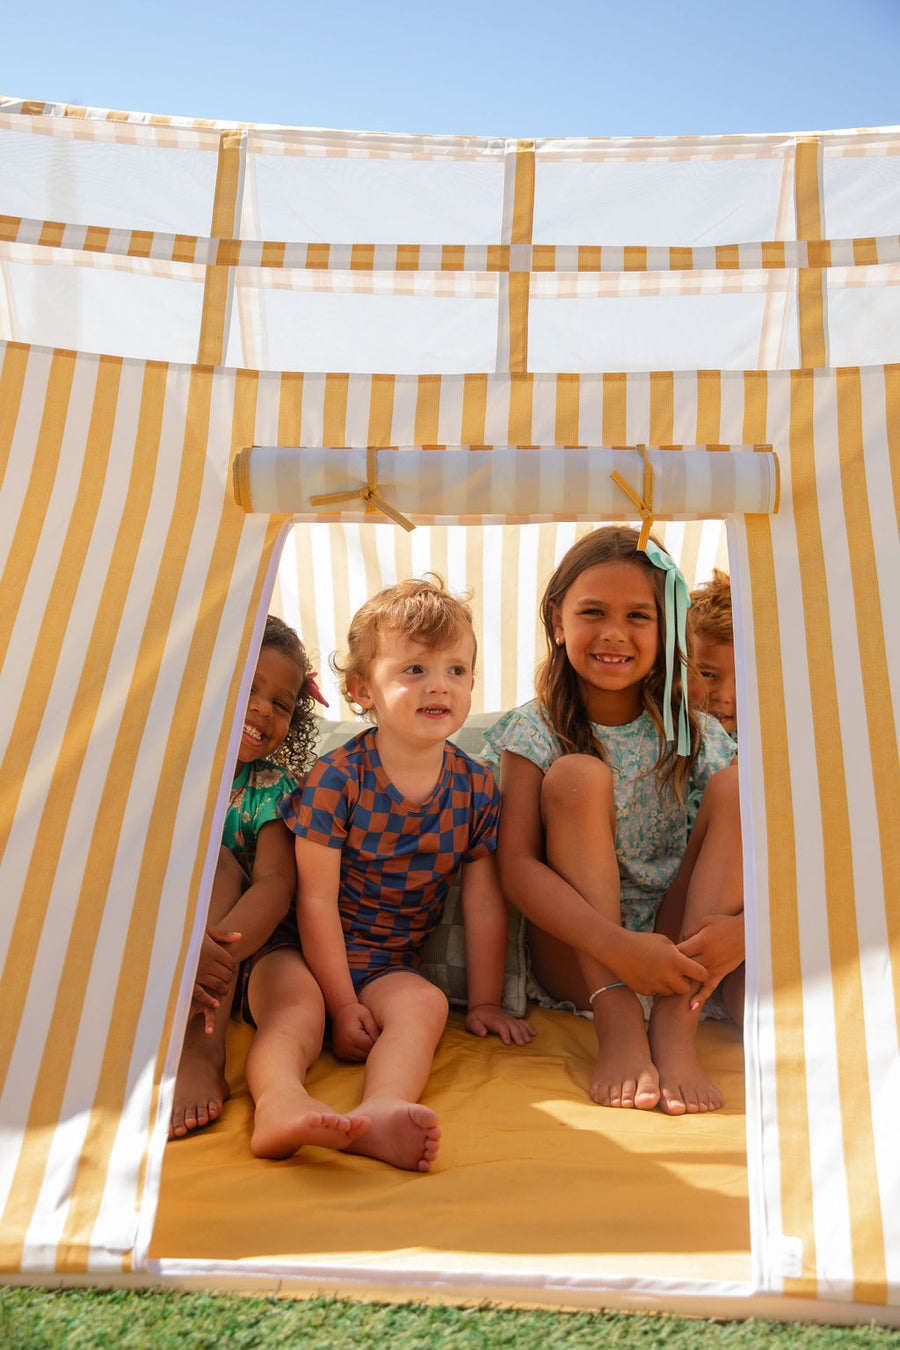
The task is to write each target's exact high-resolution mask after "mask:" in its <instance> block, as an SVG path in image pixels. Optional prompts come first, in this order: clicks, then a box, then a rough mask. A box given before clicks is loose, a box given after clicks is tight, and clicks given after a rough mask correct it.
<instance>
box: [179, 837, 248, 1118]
mask: <svg viewBox="0 0 900 1350" xmlns="http://www.w3.org/2000/svg"><path fill="white" fill-rule="evenodd" d="M244 882H245V877H244V873H243V871H242V870H241V866H240V864H239V863H238V861H237V859H236V858H235V857H234V855H233V854H232V853H230V852H229V850H228V849H227V848H225V847H224V845H223V846H222V847H221V848H220V850H219V860H218V863H217V864H216V874H215V877H214V879H213V887H212V894H211V895H210V899H209V914H208V916H207V927H216V926H217V925H218V923H219V920H220V919H221V918H223V916H224V915H226V914H227V913H228V912H229V911H230V910H231V909H232V908H233V907H234V906H235V905H236V904H237V902H238V900H239V899H240V897H241V891H242V889H243V886H244ZM235 983H236V979H235V980H232V983H231V987H230V989H229V990H228V991H227V992H225V993H220V994H218V995H217V997H218V999H219V1006H218V1008H217V1009H215V1011H214V1012H213V1014H212V1018H213V1029H212V1031H211V1032H207V1030H206V1023H205V1019H204V1015H203V1013H202V1011H200V1012H196V1011H192V1014H191V1016H190V1020H189V1021H188V1024H187V1028H186V1030H185V1034H184V1045H183V1046H182V1049H181V1059H180V1060H179V1062H178V1074H177V1076H176V1078H175V1097H174V1101H173V1104H172V1115H171V1118H170V1121H169V1138H170V1139H181V1138H182V1137H183V1136H184V1135H186V1134H189V1133H190V1131H191V1130H199V1129H202V1128H203V1126H204V1125H209V1124H211V1123H212V1121H214V1120H216V1119H217V1118H218V1117H219V1116H220V1115H221V1113H222V1107H223V1106H224V1105H225V1102H226V1101H227V1100H228V1095H229V1088H228V1083H227V1081H226V1078H225V1033H226V1031H227V1030H228V1018H229V1016H230V1015H231V1002H232V999H233V998H234V989H235Z"/></svg>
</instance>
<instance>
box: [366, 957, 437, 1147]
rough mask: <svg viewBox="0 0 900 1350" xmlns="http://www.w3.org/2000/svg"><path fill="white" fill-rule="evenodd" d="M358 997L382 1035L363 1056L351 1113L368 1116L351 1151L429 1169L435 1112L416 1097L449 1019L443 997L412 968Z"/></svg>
mask: <svg viewBox="0 0 900 1350" xmlns="http://www.w3.org/2000/svg"><path fill="white" fill-rule="evenodd" d="M359 999H360V1002H361V1003H363V1004H364V1005H365V1007H367V1008H369V1009H370V1011H371V1012H372V1015H373V1016H374V1018H375V1021H376V1022H377V1023H378V1026H379V1027H380V1028H381V1034H380V1035H379V1037H378V1039H377V1040H376V1042H375V1044H374V1045H373V1046H372V1049H371V1050H370V1051H369V1057H368V1059H367V1060H366V1078H365V1087H364V1090H363V1100H362V1101H361V1103H360V1105H359V1106H358V1107H357V1109H356V1111H354V1112H353V1113H352V1116H351V1119H354V1120H355V1119H356V1118H357V1117H358V1116H359V1115H363V1116H365V1117H368V1119H369V1121H370V1122H371V1124H370V1128H369V1129H368V1130H367V1131H366V1133H365V1134H363V1135H361V1136H360V1138H358V1139H355V1140H354V1141H353V1143H352V1144H351V1145H350V1151H351V1152H352V1153H364V1154H366V1155H367V1156H368V1157H371V1158H380V1159H381V1160H382V1161H383V1162H389V1163H392V1164H393V1166H394V1167H405V1168H407V1169H409V1170H410V1171H413V1172H416V1171H418V1172H427V1171H429V1170H430V1168H431V1164H432V1163H433V1162H434V1160H435V1158H436V1157H437V1153H438V1147H439V1141H440V1137H441V1131H440V1126H439V1124H438V1118H437V1115H436V1114H435V1112H434V1111H432V1110H431V1108H430V1107H428V1106H424V1105H423V1104H422V1103H421V1102H420V1101H419V1096H420V1095H421V1093H422V1091H423V1089H424V1087H425V1084H426V1082H427V1081H428V1075H429V1073H430V1072H431V1061H432V1059H433V1058H434V1052H435V1050H436V1049H437V1044H438V1041H439V1040H440V1039H441V1035H442V1033H443V1030H444V1027H445V1025H446V1022H447V1000H446V998H445V997H444V995H443V994H442V993H441V991H440V989H438V988H436V987H435V986H434V985H433V984H429V983H428V981H427V980H425V979H423V978H422V977H421V975H417V974H416V973H415V972H414V971H411V970H397V971H394V972H392V973H391V974H390V975H382V976H380V977H379V978H378V979H375V980H372V981H370V983H369V984H366V985H364V986H363V988H362V989H361V990H360V995H359Z"/></svg>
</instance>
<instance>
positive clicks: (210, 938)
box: [194, 927, 241, 998]
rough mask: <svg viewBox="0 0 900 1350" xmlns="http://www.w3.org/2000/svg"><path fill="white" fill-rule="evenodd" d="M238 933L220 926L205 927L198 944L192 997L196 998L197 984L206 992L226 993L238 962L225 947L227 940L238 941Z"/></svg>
mask: <svg viewBox="0 0 900 1350" xmlns="http://www.w3.org/2000/svg"><path fill="white" fill-rule="evenodd" d="M240 937H241V935H240V933H231V932H226V931H225V930H224V929H221V928H212V927H210V928H207V930H206V932H205V933H204V935H203V941H202V943H201V944H200V960H199V961H198V963H197V975H196V983H195V986H194V997H195V998H197V986H199V987H200V988H202V989H204V990H206V992H207V993H209V994H212V995H215V994H227V993H228V991H229V989H230V988H231V985H232V981H233V980H234V976H235V973H236V971H237V968H238V963H237V961H236V960H235V958H234V957H233V956H232V955H231V953H230V952H229V951H226V947H227V945H228V943H229V942H238V941H239V940H240Z"/></svg>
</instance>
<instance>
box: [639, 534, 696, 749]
mask: <svg viewBox="0 0 900 1350" xmlns="http://www.w3.org/2000/svg"><path fill="white" fill-rule="evenodd" d="M644 552H645V553H646V555H647V557H648V558H649V559H650V561H651V562H652V563H653V566H654V567H658V568H659V569H660V571H662V572H665V574H666V592H665V604H666V692H665V695H664V698H663V728H664V730H665V734H666V740H667V741H674V739H675V728H674V726H673V724H672V684H673V680H674V670H675V638H676V636H677V638H678V646H679V648H680V649H681V652H682V657H681V703H680V708H679V712H678V746H677V753H678V754H679V755H689V754H690V753H691V724H690V721H689V720H688V698H687V665H686V664H685V660H684V655H683V653H684V652H686V651H687V634H686V631H685V628H686V618H687V612H688V610H689V609H690V607H691V596H690V592H689V591H688V587H687V582H686V581H685V579H684V577H683V576H682V575H681V572H680V570H679V568H678V564H677V563H676V562H675V559H674V558H673V557H672V556H671V555H670V554H668V553H666V552H664V550H663V549H661V548H660V547H659V545H658V544H655V543H654V542H653V540H652V539H648V540H647V544H646V547H645V548H644Z"/></svg>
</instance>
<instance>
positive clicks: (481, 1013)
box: [466, 1003, 537, 1045]
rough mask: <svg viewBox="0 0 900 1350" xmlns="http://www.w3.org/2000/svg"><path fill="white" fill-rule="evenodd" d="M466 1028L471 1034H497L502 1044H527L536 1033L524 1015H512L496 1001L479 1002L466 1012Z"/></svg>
mask: <svg viewBox="0 0 900 1350" xmlns="http://www.w3.org/2000/svg"><path fill="white" fill-rule="evenodd" d="M466 1030H467V1031H471V1032H472V1035H473V1036H489V1035H490V1034H491V1033H492V1032H493V1034H494V1035H495V1036H499V1037H500V1039H501V1041H502V1042H503V1044H504V1045H527V1044H528V1042H529V1041H530V1040H531V1038H532V1037H533V1036H536V1035H537V1032H536V1031H535V1029H534V1027H533V1026H532V1025H531V1023H530V1022H526V1021H525V1019H524V1017H513V1016H512V1015H511V1014H510V1013H507V1012H504V1011H503V1009H502V1008H500V1007H498V1006H497V1004H496V1003H479V1004H478V1005H477V1006H476V1007H474V1008H470V1009H469V1011H468V1012H467V1013H466Z"/></svg>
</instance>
